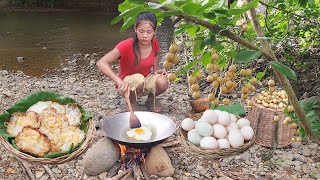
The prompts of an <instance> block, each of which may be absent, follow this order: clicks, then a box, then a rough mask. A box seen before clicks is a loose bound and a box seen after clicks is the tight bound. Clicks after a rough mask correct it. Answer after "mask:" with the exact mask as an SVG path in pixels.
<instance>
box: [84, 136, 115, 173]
mask: <svg viewBox="0 0 320 180" xmlns="http://www.w3.org/2000/svg"><path fill="white" fill-rule="evenodd" d="M118 159H119V152H118V149H117V148H116V147H115V145H114V144H113V143H112V141H111V139H110V138H107V137H104V138H101V139H99V140H98V142H97V143H96V144H94V145H93V146H92V147H91V148H90V149H89V150H88V152H87V153H86V155H85V156H84V158H83V162H82V165H83V168H84V169H83V170H84V172H85V173H86V174H88V175H92V176H95V175H98V174H100V173H102V172H105V171H107V170H109V169H110V168H111V167H112V166H114V165H115V164H116V162H117V161H118Z"/></svg>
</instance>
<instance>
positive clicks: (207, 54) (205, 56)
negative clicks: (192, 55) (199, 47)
mask: <svg viewBox="0 0 320 180" xmlns="http://www.w3.org/2000/svg"><path fill="white" fill-rule="evenodd" d="M201 62H202V64H203V66H204V67H206V65H207V64H209V63H210V62H211V53H210V52H209V51H205V52H204V53H203V55H202V59H201Z"/></svg>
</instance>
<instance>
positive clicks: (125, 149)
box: [118, 144, 127, 159]
mask: <svg viewBox="0 0 320 180" xmlns="http://www.w3.org/2000/svg"><path fill="white" fill-rule="evenodd" d="M118 145H119V147H120V156H121V159H124V157H125V155H126V152H127V148H126V146H124V145H121V144H118Z"/></svg>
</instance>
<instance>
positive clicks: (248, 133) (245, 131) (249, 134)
mask: <svg viewBox="0 0 320 180" xmlns="http://www.w3.org/2000/svg"><path fill="white" fill-rule="evenodd" d="M240 132H241V134H242V136H243V138H244V140H247V141H248V140H250V139H252V138H253V135H254V131H253V129H252V127H251V126H244V127H242V128H241V130H240Z"/></svg>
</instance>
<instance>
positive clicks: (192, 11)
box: [181, 2, 202, 16]
mask: <svg viewBox="0 0 320 180" xmlns="http://www.w3.org/2000/svg"><path fill="white" fill-rule="evenodd" d="M201 7H202V6H201V5H200V4H197V3H193V2H189V3H186V4H185V5H184V6H182V8H181V9H182V11H183V12H184V13H186V14H188V15H191V16H194V15H196V14H197V11H198V10H199V9H200V8H201Z"/></svg>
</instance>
